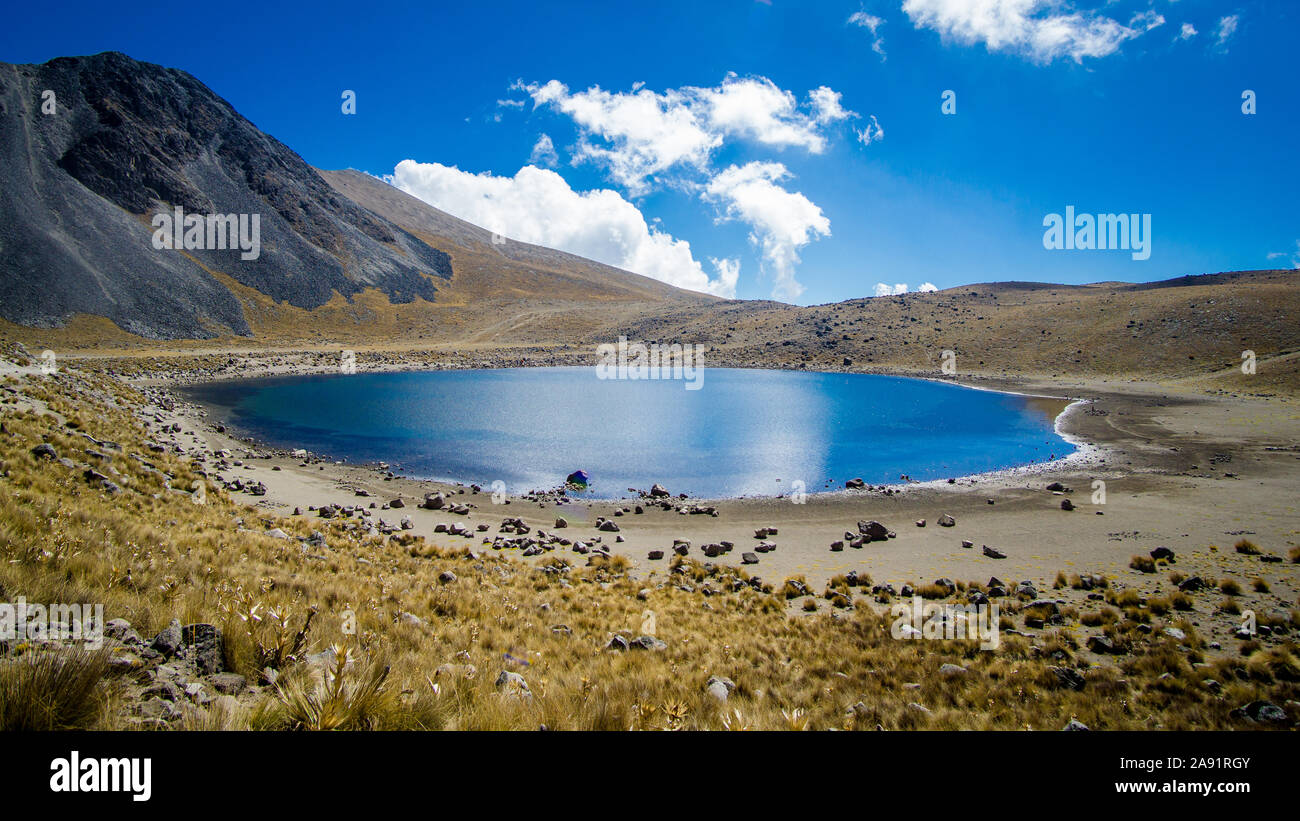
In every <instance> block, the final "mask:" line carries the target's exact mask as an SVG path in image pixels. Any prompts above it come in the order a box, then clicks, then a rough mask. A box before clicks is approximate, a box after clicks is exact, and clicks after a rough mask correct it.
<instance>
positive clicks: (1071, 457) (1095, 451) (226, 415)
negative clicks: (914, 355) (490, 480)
mask: <svg viewBox="0 0 1300 821" xmlns="http://www.w3.org/2000/svg"><path fill="white" fill-rule="evenodd" d="M555 367H580V366H536V367H529V368H466V369H461V368H455V369H418V368H375V369H371V370H367V371H358V373H357V375H361V374H363V373H423V372H430V373H431V372H445V371H446V370H454V371H456V372H460V373H466V372H475V371H489V370H490V371H507V370H534V369H536V368H555ZM734 370H760V369H734ZM761 370H764V371H773V372H779V373H807V374H840V373H843V372H837V371H790V370H788V369H781V368H764V369H761ZM332 375H336V372H333V371H324V370H309V371H305V372H303V371H295V372H289V373H276V374H263V375H247V374H241V375H237V376H228V377H226V378H222V379H215V380H206V379H201V378H200V379H195V380H190V379H181V380H163V381H149V382H143V381H142V382H140V384H151V385H159V386H163V385H166V386H168V387H170V388H172V389H174V390H175V391H176V392H177V393H178V394H180V396H181V397H183V398H184V400H185V401H188V402H190V403H192V404H194V405H196V406H198V407H201V408H203V409H204V411H205V412H206V413H207V414H208V416H209V418H216V419H217V422H219V423H220V424H222V425H223V426H225V427H226V428H227V430H228V432H229V435H230V438H231V439H233V440H237V441H240V442H242V443H244V444H245V445H247V446H253V447H257V448H261V449H270V450H275V451H281V452H289V451H293V450H296V449H299V448H303V447H304V443H302V442H297V441H293V438H292V437H291V436H288V437H285V438H284V439H282V440H281V442H282V444H275V443H273V442H270V441H268V440H265V439H262V438H259V437H257V436H255V435H253V432H252V431H251V430H249V429H248V428H247V427H245V426H241V425H240V424H239V422H238V421H237V420H236V419H234V418H232V417H231V416H230V411H231V410H232V409H231V408H228V407H223V406H220V405H219V404H216V403H213V402H210V401H205V400H204V399H203V398H202V397H199V396H196V395H195V394H196V393H197V391H195V390H194V389H195V388H196V387H197V386H200V385H203V384H210V383H212V382H219V383H226V384H229V383H243V384H254V383H261V382H266V381H280V380H289V379H295V378H300V377H306V376H332ZM856 375H861V376H887V377H892V378H900V379H914V380H918V381H923V382H929V383H933V384H937V385H949V386H955V387H961V388H966V389H969V390H978V391H982V392H988V393H998V394H1003V395H1007V396H1018V397H1023V398H1027V399H1044V400H1052V401H1056V402H1061V403H1065V404H1064V406H1063V407H1062V408H1061V410H1060V412H1059V413H1057V414H1055V416H1054V417H1053V427H1052V429H1053V433H1054V434H1055V435H1057V436H1059V437H1060V438H1061V439H1063V440H1064V441H1065V442H1066V443H1068V444H1069V445H1071V446H1072V447H1073V448H1074V450H1073V451H1072V452H1071V453H1069V454H1066V455H1065V456H1062V457H1057V458H1054V459H1050V460H1045V461H1038V462H1028V463H1022V464H1014V465H1008V466H1006V467H1001V468H994V469H990V470H983V471H975V472H972V473H955V474H952V475H950V476H944V477H942V478H933V479H924V480H913V479H907V480H902V479H901V477H900V479H899V480H885V481H879V482H874V483H873V482H868V484H873V485H874V486H875V487H876V488H882V489H888V490H889V491H890V492H892V493H903V492H906V491H908V490H910V489H913V488H920V487H941V486H942V487H947V486H951V485H952V484H954V482H957V483H960V482H970V481H975V480H996V479H1002V478H1015V477H1021V476H1033V475H1037V474H1040V473H1043V472H1051V471H1056V470H1064V469H1068V468H1082V467H1083V466H1084V465H1087V464H1089V463H1092V462H1095V461H1096V460H1097V459H1098V458H1099V457H1100V456H1101V455H1102V454H1104V453H1105V449H1104V447H1102V446H1100V445H1097V444H1094V443H1092V442H1089V441H1087V440H1086V439H1084V438H1083V437H1081V436H1078V435H1075V434H1073V433H1070V432H1069V431H1067V430H1066V426H1067V423H1066V417H1067V416H1068V415H1069V414H1070V413H1071V412H1072V411H1073V410H1074V409H1076V408H1077V407H1081V406H1083V405H1086V404H1087V403H1088V401H1089V400H1087V399H1078V398H1071V397H1067V396H1059V395H1054V394H1049V393H1042V392H1036V393H1035V392H1025V391H1021V390H1012V389H1007V388H992V387H987V386H983V385H972V384H966V383H964V382H962V381H961V380H959V379H953V378H951V377H944V378H933V377H926V376H916V375H907V374H893V373H888V374H886V373H861V374H856ZM217 417H220V418H217ZM307 450H308V452H309V453H310V454H311V455H312V456H313V457H316V458H320V459H324V460H326V461H332V462H338V463H340V464H350V465H353V466H356V467H360V468H368V469H375V470H378V469H380V468H381V466H382V469H383V470H384V471H391V472H392V473H393V474H395V475H396V477H397V478H401V479H404V480H408V481H413V482H422V483H430V484H438V485H449V486H453V487H472V486H475V485H483V484H487V483H486V482H482V481H478V482H476V481H475V480H473V479H469V478H463V477H455V476H443V477H440V476H431V475H422V474H419V473H415V472H411V471H407V470H405V469H403V468H401V467H395V466H393V465H390V463H388V462H386V461H380V460H374V459H369V460H357V461H353V460H348V459H347V458H346V457H344V456H342V455H341V454H339V453H337V452H331V451H329V450H326V449H315V450H313V449H307ZM579 467H587V466H582V465H580V466H579ZM661 480H663V481H667V480H666V479H665V477H663V476H647V477H644V480H643V481H642V482H641V484H644V485H645V487H644V488H641V490H642V491H643V492H644V491H646V490H648V488H649V487H650V486H651V485H653V484H656V483H658V482H660V481H661ZM777 481H780V480H777ZM634 484H635V483H634ZM668 484H672V483H671V482H668ZM839 484H840V485H841V486H840V487H838V488H819V489H816V490H811V489H809V490H806V491H805V493H806V495H808V496H819V497H822V496H828V495H833V494H846V495H850V496H852V495H861V494H860V493H859V491H856V490H854V489H849V488H847V487H845V486H844V482H843V480H840V482H839ZM620 486H621V484H620ZM561 489H562V487H561V486H559V485H557V486H554V487H543V486H537V487H531V488H528V489H527V490H525V491H523V492H522V493H514V494H512V495H528V494H532V493H550V492H555V491H558V490H561ZM670 490H671V488H670ZM877 492H878V491H877ZM788 495H789V494H788V493H743V494H735V495H713V494H708V493H702V494H690V495H688V497H687V498H689V499H690V501H691V502H693V503H696V504H719V503H723V502H729V501H738V500H744V499H749V500H774V499H783V498H787V496H788ZM573 497H574V498H575V499H577V500H579V501H590V502H605V503H618V502H626V501H630V500H636V499H638V498H641V496H639V495H638V494H636V493H632V492H630V491H627V490H625V491H624V492H616V493H615V494H613V495H609V496H593V495H587V494H584V493H582V492H581V491H577V492H574V493H573Z"/></svg>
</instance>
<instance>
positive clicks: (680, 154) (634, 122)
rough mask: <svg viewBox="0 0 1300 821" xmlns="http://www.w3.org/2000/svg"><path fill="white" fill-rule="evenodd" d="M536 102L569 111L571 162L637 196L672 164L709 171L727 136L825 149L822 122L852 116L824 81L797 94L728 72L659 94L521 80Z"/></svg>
mask: <svg viewBox="0 0 1300 821" xmlns="http://www.w3.org/2000/svg"><path fill="white" fill-rule="evenodd" d="M514 87H515V88H517V89H522V90H523V91H525V92H527V93H528V94H529V95H530V96H531V97H532V99H533V102H534V105H535V107H540V106H548V107H551V108H554V109H555V110H556V111H559V112H560V113H562V114H565V115H567V116H568V117H570V118H571V119H572V120H573V121H574V123H575V124H576V125H577V126H578V129H579V131H580V141H579V144H578V149H577V153H576V156H575V161H592V162H596V163H598V164H601V165H604V166H605V167H606V168H607V169H608V172H609V175H610V177H611V178H612V179H613V180H614V181H615V182H617V183H618V184H619V185H622V186H623V187H624V188H626V189H627V190H628V191H629V192H630V193H631V194H632V195H633V196H640V195H641V194H644V193H646V192H647V191H648V190H650V188H651V187H652V184H653V183H654V182H655V181H656V180H658V179H660V178H661V177H663V176H664V175H666V174H667V173H668V172H670V171H687V172H690V171H694V172H696V173H705V174H707V170H708V165H709V161H710V158H711V156H712V154H713V152H714V151H715V150H717V149H718V148H720V147H721V146H722V144H723V142H724V141H725V140H727V139H731V138H735V139H742V140H748V141H751V142H754V143H757V144H759V145H763V146H767V147H771V148H786V147H796V148H802V149H804V150H806V151H808V152H810V153H813V154H820V153H822V152H823V151H825V150H826V146H827V136H826V134H825V133H824V132H825V129H826V127H827V126H829V125H831V124H833V123H836V122H839V121H841V120H845V119H848V118H850V117H854V116H857V115H856V114H855V113H854V112H852V111H849V110H847V109H845V108H844V107H843V105H842V104H841V102H840V94H839V93H838V92H836V91H834V90H833V89H830V88H828V87H826V86H821V87H819V88H816V89H814V90H812V91H810V92H809V93H808V97H807V101H806V102H805V103H803V104H800V102H799V101H798V99H797V98H796V97H795V95H794V94H793V93H791V92H789V91H786V90H785V89H782V88H780V87H778V86H777V85H776V84H775V83H773V82H772V81H771V80H769V79H767V78H766V77H739V76H737V75H735V74H728V75H727V76H726V78H725V79H724V80H723V81H722V82H721V83H720V84H719V85H717V86H713V87H708V88H704V87H697V86H683V87H682V88H676V89H668V90H667V91H664V92H662V93H659V92H655V91H652V90H650V89H648V88H645V87H643V86H642V85H641V84H639V83H638V84H637V85H636V86H634V87H633V90H632V91H629V92H611V91H605V90H604V89H602V88H600V87H598V86H592V87H591V88H588V89H587V90H585V91H578V92H572V91H570V90H569V88H568V87H567V86H565V85H564V84H563V83H560V82H559V81H557V80H550V81H548V82H546V83H543V84H538V83H529V84H524V83H523V82H522V81H520V82H518V83H516V84H515V86H514Z"/></svg>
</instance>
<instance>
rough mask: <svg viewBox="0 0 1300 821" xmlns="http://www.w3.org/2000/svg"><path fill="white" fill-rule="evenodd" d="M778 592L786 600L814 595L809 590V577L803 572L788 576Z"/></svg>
mask: <svg viewBox="0 0 1300 821" xmlns="http://www.w3.org/2000/svg"><path fill="white" fill-rule="evenodd" d="M847 586H848V585H847V583H846V584H845V587H847ZM776 594H777V595H778V596H781V597H782V598H784V599H786V600H789V599H797V598H800V597H802V596H809V595H812V591H811V590H809V588H808V579H807V577H805V576H804V575H803V574H799V575H798V576H791V577H789V578H787V579H786V580H785V581H784V582H783V583H782V584H781V589H779V590H777V591H776Z"/></svg>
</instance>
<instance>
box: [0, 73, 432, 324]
mask: <svg viewBox="0 0 1300 821" xmlns="http://www.w3.org/2000/svg"><path fill="white" fill-rule="evenodd" d="M47 90H48V91H52V92H53V93H54V96H55V101H56V104H57V110H56V113H54V114H45V113H42V102H43V100H44V99H45V96H43V95H44V94H45V92H46V91H47ZM177 206H179V207H181V208H183V209H184V210H185V212H186V213H192V214H202V215H207V214H260V215H261V216H260V219H261V238H260V239H261V253H260V256H258V258H257V259H248V260H245V259H241V255H240V253H239V251H238V250H216V249H213V250H186V251H177V250H170V249H162V250H160V249H156V248H154V246H153V242H152V239H153V232H154V228H153V226H152V225H151V224H150V220H151V218H152V217H153V215H154V214H156V213H159V212H171V210H172V209H173V208H175V207H177ZM213 272H215V273H220V274H225V275H227V276H229V277H231V278H232V279H234V280H235V281H237V282H239V283H241V284H243V285H246V286H249V287H251V288H254V289H256V290H258V291H260V292H262V293H264V294H266V295H268V296H270V297H272V298H273V299H275V300H276V301H287V302H288V303H290V304H292V305H295V306H298V307H300V308H307V309H311V308H316V307H319V306H320V305H322V304H323V303H325V302H327V301H328V300H329V299H330V298H331V297H332V296H333V294H334V293H335V292H337V293H339V294H342V295H343V296H345V297H351V296H352V295H354V294H356V293H358V292H359V291H361V290H362V289H364V288H368V287H375V288H378V289H379V290H381V291H383V292H384V293H386V294H387V295H388V296H389V298H390V299H392V300H393V301H394V302H410V301H411V300H413V299H415V298H416V297H420V298H423V299H426V300H430V301H432V300H434V298H435V296H436V291H437V283H438V282H439V281H445V280H447V279H449V278H450V277H451V262H450V259H449V257H448V256H447V255H446V254H445V253H443V252H442V251H440V250H438V249H435V248H432V247H430V246H428V245H426V244H425V243H424V242H422V241H420V240H418V239H416V238H415V237H414V236H412V235H410V234H409V233H407V232H405V231H403V230H402V229H400V228H398V227H397V226H395V225H393V224H392V223H390V222H388V221H387V220H385V219H383V218H381V217H379V216H376V215H375V214H372V213H371V212H369V211H367V210H365V209H363V208H361V207H360V206H358V205H356V204H355V203H353V202H352V201H351V200H349V199H347V198H346V197H345V196H343V195H341V194H339V193H338V192H337V191H335V190H334V189H333V188H331V187H330V186H329V185H328V184H326V183H325V181H324V180H322V179H321V177H320V176H319V175H318V174H317V173H316V172H315V171H314V170H313V169H312V168H311V167H309V166H308V165H307V164H306V163H305V162H303V160H302V158H300V157H299V156H298V155H297V154H295V153H294V152H293V151H291V150H289V149H288V148H287V147H285V146H284V145H282V144H281V143H280V142H278V141H277V140H275V139H274V138H272V137H270V136H268V135H266V134H263V133H262V132H261V131H259V130H258V129H257V128H256V127H255V126H254V125H253V124H252V123H250V122H248V121H247V120H245V119H244V118H243V117H241V116H240V115H239V114H238V113H237V112H236V111H235V110H234V109H233V108H231V107H230V105H229V104H228V103H226V102H225V101H224V100H222V99H221V98H220V97H218V96H216V95H215V94H213V93H212V91H210V90H209V89H208V88H207V87H206V86H204V85H203V84H202V83H200V82H199V81H198V80H196V79H194V78H193V77H191V76H190V75H188V74H186V73H185V72H182V71H177V70H174V69H166V68H162V67H160V66H156V65H151V64H148V63H140V62H137V61H135V60H132V59H130V58H129V57H126V56H124V55H122V54H117V53H111V52H110V53H105V54H99V55H95V56H93V57H78V58H60V59H56V60H51V61H50V62H48V63H44V64H42V65H9V64H4V63H0V316H3V317H4V318H5V319H8V320H10V321H13V322H17V323H20V324H24V325H31V326H39V327H50V326H54V325H59V324H62V323H63V322H64V321H66V320H67V319H68V318H69V317H70V316H71V315H72V314H75V313H87V314H97V315H101V316H106V317H108V318H109V319H111V320H113V321H114V322H115V323H117V324H118V325H119V326H120V327H122V328H123V329H125V330H128V331H131V332H133V333H137V334H141V335H143V336H147V337H154V338H177V337H210V336H213V335H214V334H215V333H219V332H221V331H223V330H225V329H229V330H232V331H235V332H237V333H248V332H249V328H248V325H247V323H246V322H245V319H244V315H243V311H242V309H241V307H240V304H239V302H238V300H236V299H235V297H234V295H233V294H232V293H231V292H230V291H229V290H228V289H227V288H226V287H225V286H224V285H222V284H221V282H220V280H219V279H217V278H216V277H214V276H213Z"/></svg>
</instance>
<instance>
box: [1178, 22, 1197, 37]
mask: <svg viewBox="0 0 1300 821" xmlns="http://www.w3.org/2000/svg"><path fill="white" fill-rule="evenodd" d="M1196 34H1197V32H1196V26H1193V25H1192V24H1191V23H1183V27H1182V29H1181V30H1180V31H1179V32H1178V39H1179V40H1190V39H1192V38H1193V37H1195V36H1196Z"/></svg>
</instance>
